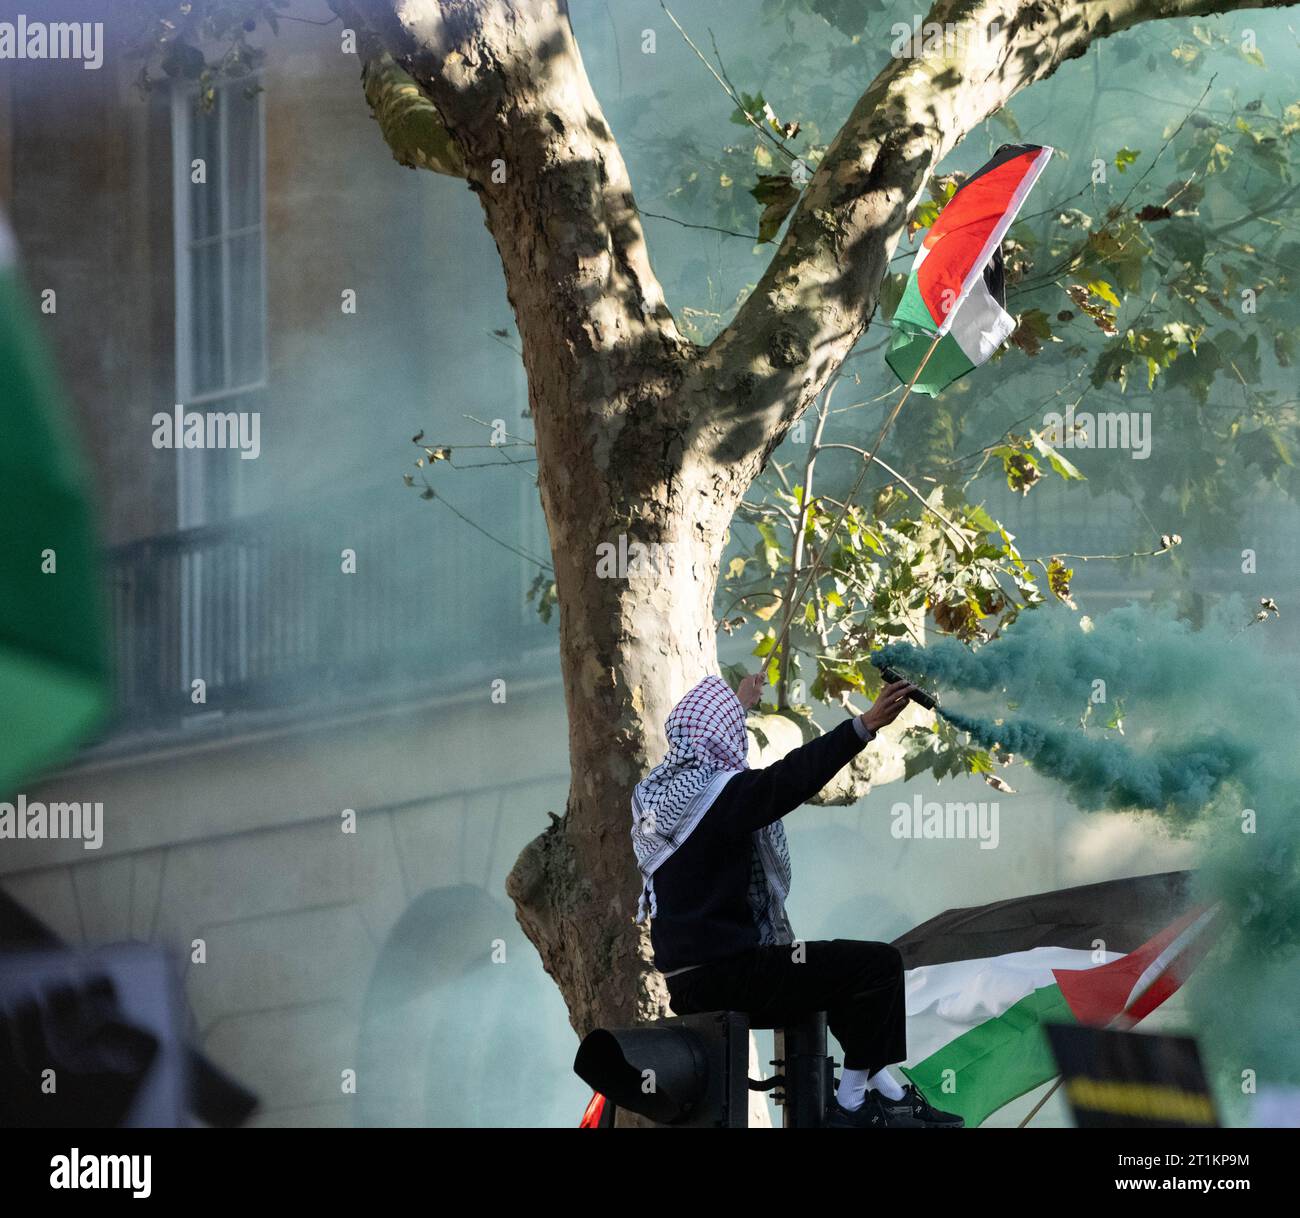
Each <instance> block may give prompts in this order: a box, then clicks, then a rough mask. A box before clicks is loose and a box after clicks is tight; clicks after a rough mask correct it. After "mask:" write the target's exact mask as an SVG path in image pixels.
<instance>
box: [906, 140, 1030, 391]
mask: <svg viewBox="0 0 1300 1218" xmlns="http://www.w3.org/2000/svg"><path fill="white" fill-rule="evenodd" d="M1051 155H1052V149H1050V148H1047V147H1040V146H1039V145H1037V144H1003V145H1002V147H1001V148H999V149H998V150H997V152H996V153H994V155H993V159H992V160H991V161H989V163H988V164H987V165H985V166H984V167H983V168H982V169H979V170H977V171H976V172H975V173H974V174H972V175H971V176H970V177H969V178H967V179H966V181H965V182H963V183H962V184H961V186H959V187H958V188H957V191H956V193H955V194H954V195H953V196H952V198H951V199H949V200H948V202H947V204H946V205H945V206H944V209H943V211H941V212H940V213H939V218H938V219H937V220H936V221H935V222H934V224H932V225H931V226H930V230H929V232H927V233H926V234H925V239H924V240H923V241H922V242H921V248H920V249H919V250H917V251H916V258H915V260H914V261H913V263H912V273H911V274H910V275H909V276H908V277H907V286H906V287H905V288H904V289H903V297H902V299H901V300H900V301H899V302H898V307H897V308H896V309H895V310H894V316H893V326H894V339H893V342H891V343H890V346H889V351H888V353H887V354H886V355H885V361H886V363H888V364H889V366H890V367H891V368H892V369H893V370H894V372H895V373H896V374H897V376H898V378H899V380H901V381H903V382H904V383H906V382H908V381H910V380H911V379H912V376H913V374H915V373H916V370H917V368H918V367H920V365H921V362H922V360H925V355H926V352H927V351H929V350H930V346H931V344H932V343H933V342H934V340H935V337H936V336H941V337H940V338H939V344H938V346H937V347H935V349H934V354H933V355H931V356H930V358H929V359H928V360H925V367H924V368H923V369H922V370H921V374H920V376H919V377H918V378H917V381H916V384H915V386H914V387H913V392H914V393H925V394H936V393H939V392H940V391H941V390H942V389H945V388H946V387H947V386H949V385H951V384H952V383H953V381H955V380H957V379H958V378H960V377H963V376H965V375H966V373H968V372H970V371H971V370H972V369H973V368H978V367H979V365H980V364H982V363H984V361H985V360H987V359H988V358H989V356H991V355H992V354H993V352H995V351H996V350H997V349H998V348H999V347H1000V346H1001V345H1002V344H1003V343H1004V342H1006V340H1007V339H1008V338H1009V337H1010V335H1011V332H1012V330H1014V329H1015V328H1016V319H1015V318H1014V317H1012V316H1011V315H1010V314H1009V313H1008V312H1007V311H1006V309H1005V308H1004V307H1003V306H1004V305H1005V304H1006V285H1005V276H1004V273H1003V268H1002V238H1003V237H1005V236H1006V234H1007V229H1009V228H1010V227H1011V224H1012V221H1014V220H1015V218H1016V214H1017V212H1019V211H1020V205H1021V204H1022V203H1023V202H1024V201H1025V198H1026V196H1027V195H1028V194H1029V191H1030V190H1031V189H1032V187H1033V185H1034V182H1035V181H1036V180H1037V179H1038V175H1039V174H1040V173H1042V172H1043V168H1044V166H1046V164H1047V161H1048V158H1049V157H1050V156H1051Z"/></svg>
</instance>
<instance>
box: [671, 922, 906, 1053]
mask: <svg viewBox="0 0 1300 1218" xmlns="http://www.w3.org/2000/svg"><path fill="white" fill-rule="evenodd" d="M667 980H668V995H669V997H670V998H671V1000H672V1008H673V1011H674V1012H675V1013H676V1014H678V1015H690V1014H692V1013H695V1012H698V1011H744V1012H746V1013H747V1014H748V1015H749V1016H750V1018H751V1020H753V1022H754V1023H758V1024H765V1025H770V1026H773V1027H784V1026H786V1025H788V1024H791V1023H796V1022H798V1021H799V1020H800V1019H802V1018H803V1017H804V1016H806V1015H808V1014H810V1013H811V1012H813V1011H825V1012H826V1022H827V1024H828V1025H829V1027H830V1030H831V1031H832V1032H833V1033H834V1035H835V1039H836V1040H838V1041H839V1042H840V1046H841V1048H843V1050H844V1066H845V1068H846V1069H848V1070H870V1071H871V1072H872V1073H873V1074H874V1073H875V1072H876V1071H877V1070H880V1069H882V1068H883V1067H885V1066H888V1065H889V1064H890V1063H892V1062H901V1061H902V1060H903V1059H904V1058H905V1057H906V1056H907V1029H906V1019H905V1016H906V1012H905V1010H904V1005H903V958H902V956H900V955H899V953H898V949H897V948H896V947H891V946H890V945H889V944H888V943H862V942H859V941H857V940H856V939H831V940H822V941H812V942H805V943H801V944H792V945H790V946H788V947H756V948H753V949H752V950H751V951H747V952H741V953H740V954H739V955H736V956H728V957H727V959H725V960H719V961H716V962H714V963H712V964H702V965H700V966H699V967H698V968H694V969H691V970H690V972H687V973H678V974H677V976H675V977H669V978H668V979H667Z"/></svg>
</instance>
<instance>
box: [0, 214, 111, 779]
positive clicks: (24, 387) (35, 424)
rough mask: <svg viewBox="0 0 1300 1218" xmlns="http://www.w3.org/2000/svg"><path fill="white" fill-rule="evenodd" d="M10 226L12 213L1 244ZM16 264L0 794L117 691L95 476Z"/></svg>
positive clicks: (5, 485) (0, 450)
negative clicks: (70, 422) (90, 499)
mask: <svg viewBox="0 0 1300 1218" xmlns="http://www.w3.org/2000/svg"><path fill="white" fill-rule="evenodd" d="M3 226H4V221H3V219H2V218H0V237H2V238H3V240H2V241H0V247H4V246H7V244H8V233H7V232H4V231H3ZM3 252H4V250H3V248H0V253H3ZM5 263H6V259H5V258H3V257H0V422H2V424H3V429H4V441H5V442H4V445H3V446H2V447H0V705H3V707H4V720H5V730H4V733H3V734H2V735H0V796H8V795H10V794H11V793H12V792H13V790H14V788H15V786H16V784H17V783H19V782H21V781H22V780H23V779H24V778H27V777H30V776H31V775H32V774H34V773H35V772H36V771H37V770H39V769H40V768H42V767H44V766H46V765H49V764H50V763H52V762H55V761H58V760H61V759H62V757H63V756H65V755H66V754H67V752H68V751H69V750H70V749H71V748H72V747H74V746H75V745H76V744H77V743H79V742H80V741H81V740H82V739H84V737H85V735H86V734H87V733H88V732H89V731H90V730H92V728H93V727H94V726H95V724H96V723H97V722H98V720H99V719H100V717H101V715H102V714H103V712H104V710H105V709H106V707H107V704H108V700H109V689H108V678H107V670H108V663H107V646H106V643H107V639H106V634H105V629H104V614H103V606H102V591H101V582H100V581H101V575H100V566H99V555H98V549H97V546H96V545H95V539H94V534H93V530H92V527H91V518H90V509H89V505H88V504H87V502H86V488H87V479H86V476H85V474H84V472H83V470H82V469H81V466H80V462H79V461H78V460H77V454H76V450H75V447H74V445H73V444H72V441H71V436H70V434H69V433H68V432H67V430H66V423H65V420H64V418H63V417H62V413H61V407H62V404H63V403H62V401H61V400H60V395H59V393H58V391H57V388H56V382H55V378H54V375H53V371H52V369H51V367H50V365H49V363H48V361H47V359H46V357H45V353H44V350H43V347H42V343H41V341H40V335H39V334H38V333H37V329H36V325H35V323H34V321H33V315H32V313H31V310H30V307H29V303H28V301H27V299H26V293H25V292H24V291H23V290H22V289H21V287H20V285H19V283H18V280H17V277H16V275H15V272H14V268H13V266H12V265H5ZM51 568H52V569H51Z"/></svg>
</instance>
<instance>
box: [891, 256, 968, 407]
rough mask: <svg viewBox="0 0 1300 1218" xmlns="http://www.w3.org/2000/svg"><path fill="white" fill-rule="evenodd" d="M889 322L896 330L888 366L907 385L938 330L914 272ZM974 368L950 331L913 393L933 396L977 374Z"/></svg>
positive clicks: (928, 361)
mask: <svg viewBox="0 0 1300 1218" xmlns="http://www.w3.org/2000/svg"><path fill="white" fill-rule="evenodd" d="M890 320H891V323H892V325H893V327H894V337H893V340H892V341H891V342H890V344H889V350H888V351H887V352H886V353H885V363H887V364H888V365H889V366H890V367H891V368H892V369H893V370H894V375H895V376H897V377H898V379H899V380H900V381H902V382H903V383H904V384H905V385H906V384H908V383H909V382H910V381H911V379H912V377H913V375H914V374H915V373H916V370H917V368H918V367H920V364H921V361H922V360H923V359H925V353H926V352H927V351H929V350H930V344H931V343H932V342H934V335H935V331H936V329H937V328H938V327H937V326H936V325H935V324H934V319H933V318H932V317H931V316H930V310H929V309H927V308H926V307H925V301H924V300H922V299H921V290H920V288H919V287H918V286H917V282H916V272H915V271H913V273H912V274H911V275H909V276H908V277H907V286H906V287H905V288H904V289H903V296H902V299H901V300H900V301H899V302H898V308H896V309H895V310H894V316H893V317H892V318H891V319H890ZM974 368H975V365H974V364H973V363H971V361H970V359H969V357H968V356H967V355H966V353H965V352H964V351H963V350H962V349H961V347H960V346H959V345H958V343H957V340H956V339H955V338H953V336H952V333H951V332H949V333H947V334H945V335H944V336H943V337H942V338H941V339H940V340H939V345H938V346H937V347H935V349H934V354H933V355H931V356H930V358H929V359H928V360H926V361H925V368H924V369H923V370H922V372H921V375H920V376H919V377H918V378H917V381H916V384H915V385H914V386H913V388H912V392H913V393H924V394H927V395H928V396H930V397H934V395H935V394H937V393H941V392H942V391H943V390H944V389H946V388H947V387H948V386H949V385H951V384H952V383H953V381H955V380H958V379H960V378H961V377H963V376H965V375H966V373H968V372H972V371H974Z"/></svg>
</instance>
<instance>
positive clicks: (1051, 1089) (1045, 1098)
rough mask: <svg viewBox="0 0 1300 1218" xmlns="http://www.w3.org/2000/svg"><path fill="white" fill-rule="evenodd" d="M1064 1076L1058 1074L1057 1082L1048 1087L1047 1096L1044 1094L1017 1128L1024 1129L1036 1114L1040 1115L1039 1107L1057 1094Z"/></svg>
mask: <svg viewBox="0 0 1300 1218" xmlns="http://www.w3.org/2000/svg"><path fill="white" fill-rule="evenodd" d="M1064 1077H1065V1076H1064V1075H1063V1074H1058V1075H1057V1076H1056V1082H1054V1083H1053V1084H1052V1085H1051V1087H1049V1088H1048V1090H1047V1094H1046V1095H1045V1096H1043V1098H1042V1099H1041V1100H1039V1101H1038V1103H1037V1104H1035V1105H1034V1106H1033V1107H1032V1108H1031V1109H1030V1110H1029V1115H1028V1116H1027V1117H1025V1119H1024V1120H1023V1121H1021V1122H1020V1124H1019V1125H1017V1126H1016V1128H1017V1129H1024V1127H1025V1126H1026V1125H1028V1124H1029V1122H1030V1121H1032V1120H1033V1119H1034V1117H1036V1116H1037V1115H1038V1110H1039V1109H1040V1108H1041V1107H1042V1106H1043V1105H1044V1104H1046V1103H1047V1101H1048V1100H1050V1099H1051V1098H1052V1096H1054V1095H1055V1094H1056V1089H1057V1088H1058V1087H1059V1086H1060V1085H1061V1080H1062V1079H1063V1078H1064Z"/></svg>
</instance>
